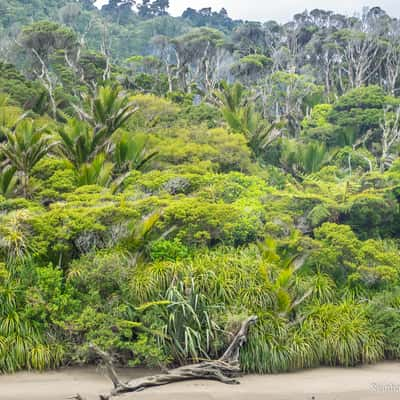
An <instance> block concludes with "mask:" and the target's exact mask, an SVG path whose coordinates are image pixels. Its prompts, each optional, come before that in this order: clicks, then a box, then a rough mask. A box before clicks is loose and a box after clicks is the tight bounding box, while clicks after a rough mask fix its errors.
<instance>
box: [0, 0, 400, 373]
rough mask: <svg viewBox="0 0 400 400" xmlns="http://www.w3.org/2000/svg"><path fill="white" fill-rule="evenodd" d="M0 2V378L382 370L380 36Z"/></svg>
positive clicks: (330, 18) (390, 299)
mask: <svg viewBox="0 0 400 400" xmlns="http://www.w3.org/2000/svg"><path fill="white" fill-rule="evenodd" d="M132 3H133V2H131V1H115V0H112V1H110V2H109V4H108V5H106V6H104V7H103V8H102V9H101V10H98V9H97V8H96V7H94V5H93V2H92V1H91V0H81V1H67V0H63V1H55V0H51V1H50V0H35V1H29V2H26V1H22V0H21V1H18V0H7V1H6V0H0V35H1V36H0V49H1V53H0V209H1V213H0V371H1V372H2V373H7V372H14V371H16V370H20V369H39V370H40V369H45V368H52V367H57V366H60V365H71V364H82V363H92V362H94V361H95V360H94V357H93V354H91V353H90V351H89V345H90V343H94V344H96V345H98V346H99V347H101V348H102V349H104V350H107V351H108V352H110V353H112V354H113V356H114V358H115V359H116V360H117V361H118V362H119V363H120V364H121V365H129V366H137V365H142V366H146V367H165V366H178V365H182V364H186V363H190V362H194V361H196V360H202V359H206V358H218V357H219V356H220V355H221V351H222V350H223V349H224V348H225V347H226V344H227V343H229V341H230V339H231V335H232V332H234V331H235V329H236V328H237V326H238V323H239V322H240V321H242V320H243V319H244V318H245V317H247V316H249V315H257V316H258V317H259V322H258V323H257V325H256V327H255V328H254V329H252V331H251V334H250V338H249V341H248V343H247V345H246V346H245V347H244V349H243V352H242V353H241V358H242V359H241V364H242V365H243V366H244V368H245V370H246V371H247V372H257V373H276V372H282V371H289V370H293V369H299V368H308V367H314V366H318V365H340V366H353V365H357V364H360V363H372V362H376V361H378V360H383V359H398V358H399V357H400V314H399V311H400V250H399V236H400V214H399V202H400V159H399V151H400V97H399V96H398V95H399V88H400V65H399V64H398V59H399V56H400V22H399V21H398V20H397V19H394V18H392V17H390V16H388V15H387V14H386V13H385V12H384V11H383V10H381V9H379V8H373V9H369V10H364V11H363V13H362V14H360V15H359V16H358V17H345V16H342V15H338V14H334V13H332V12H329V11H323V10H313V11H311V12H309V13H308V12H304V13H301V14H297V15H295V16H294V18H293V20H292V21H291V22H290V23H287V24H285V25H280V24H278V23H276V22H273V21H270V22H266V23H257V22H246V21H233V20H232V19H230V18H229V16H228V14H227V12H226V10H224V9H223V10H221V11H218V12H214V11H212V10H211V9H203V10H199V11H196V10H192V9H188V10H186V11H185V13H184V14H183V15H182V17H179V18H174V17H171V16H169V15H168V1H163V0H153V1H149V0H146V1H143V2H140V3H139V4H132Z"/></svg>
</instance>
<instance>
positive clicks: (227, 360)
mask: <svg viewBox="0 0 400 400" xmlns="http://www.w3.org/2000/svg"><path fill="white" fill-rule="evenodd" d="M256 321H257V317H255V316H252V317H249V318H248V319H246V320H245V321H243V323H242V325H241V327H240V329H239V330H238V332H237V333H236V335H235V336H234V338H233V340H232V342H231V344H230V345H229V347H228V348H227V350H226V351H225V353H224V354H223V355H222V356H221V357H220V358H219V359H218V360H210V361H203V362H201V363H198V364H192V365H185V366H183V367H179V368H174V369H171V370H170V371H168V372H166V373H162V374H159V375H153V376H148V377H144V378H139V379H133V380H131V381H128V382H126V383H124V382H122V381H121V380H120V378H119V377H118V375H117V373H116V372H115V369H114V367H113V363H112V359H111V356H110V355H109V354H107V353H106V352H104V351H102V350H100V349H99V348H97V347H96V346H91V348H92V350H93V351H94V352H95V353H96V354H97V355H98V356H99V357H100V358H101V359H102V361H103V362H104V364H105V366H106V369H107V375H108V377H109V378H110V380H111V381H112V383H113V385H114V389H113V390H112V391H111V392H110V393H109V394H107V395H100V399H101V400H109V399H111V398H112V397H114V396H118V395H120V394H123V393H128V392H138V391H141V390H144V389H146V388H149V387H153V386H162V385H167V384H168V383H173V382H179V381H185V380H192V379H209V380H216V381H219V382H222V383H226V384H239V382H238V381H237V380H236V379H235V378H236V377H238V376H240V374H241V368H240V362H239V355H240V349H241V347H242V346H243V345H244V343H246V340H247V335H248V331H249V327H250V326H251V325H253V324H255V323H256Z"/></svg>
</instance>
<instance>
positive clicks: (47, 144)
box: [1, 120, 56, 197]
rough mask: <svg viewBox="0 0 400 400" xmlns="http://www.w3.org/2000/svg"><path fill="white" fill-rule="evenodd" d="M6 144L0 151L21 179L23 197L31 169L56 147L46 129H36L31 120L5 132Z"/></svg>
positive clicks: (26, 192)
mask: <svg viewBox="0 0 400 400" xmlns="http://www.w3.org/2000/svg"><path fill="white" fill-rule="evenodd" d="M5 135H6V142H5V143H4V144H3V145H2V146H1V150H2V152H3V154H4V155H5V157H6V158H7V162H8V163H9V164H10V165H11V166H12V167H14V168H15V169H16V171H17V172H18V174H19V176H20V179H21V186H22V192H23V196H24V197H27V196H28V192H29V178H30V173H31V171H32V169H33V167H34V166H35V165H36V164H37V163H38V162H39V161H40V160H41V159H42V158H43V157H44V156H46V155H48V154H49V153H50V151H51V150H52V149H53V147H54V146H55V145H56V142H54V140H53V138H52V136H51V135H49V134H48V133H47V130H46V127H38V126H37V124H36V123H34V122H33V121H31V120H23V121H21V122H19V124H18V125H17V126H16V128H15V130H7V131H5Z"/></svg>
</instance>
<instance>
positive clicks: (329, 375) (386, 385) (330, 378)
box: [0, 362, 400, 400]
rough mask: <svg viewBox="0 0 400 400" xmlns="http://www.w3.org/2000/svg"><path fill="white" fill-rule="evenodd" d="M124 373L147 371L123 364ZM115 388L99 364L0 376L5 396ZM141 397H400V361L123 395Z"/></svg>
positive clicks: (92, 394)
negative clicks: (99, 367)
mask: <svg viewBox="0 0 400 400" xmlns="http://www.w3.org/2000/svg"><path fill="white" fill-rule="evenodd" d="M122 374H123V375H125V376H143V375H145V374H148V371H143V370H124V371H123V372H122ZM109 389H110V382H109V381H108V380H107V378H106V377H104V376H102V375H100V374H99V372H96V370H95V368H79V369H78V368H71V369H62V370H58V371H53V372H45V373H41V374H39V373H28V372H22V373H17V374H14V375H4V376H0V400H65V399H67V398H68V397H71V396H73V395H74V394H75V393H78V392H79V393H81V394H82V395H83V396H84V397H85V398H86V399H87V400H92V399H93V400H94V399H98V397H97V396H96V395H97V394H98V393H105V392H107V391H108V390H109ZM120 398H121V400H122V399H128V398H130V399H137V400H214V399H221V400H253V399H255V400H303V399H304V400H312V399H315V400H370V399H377V400H378V399H382V400H386V399H397V400H398V399H399V398H400V363H395V362H385V363H380V364H377V365H372V366H363V367H359V368H352V369H344V368H343V369H342V368H319V369H314V370H307V371H299V372H294V373H290V374H279V375H263V376H257V375H250V376H246V377H243V378H241V385H238V386H227V385H224V384H221V383H218V382H209V381H190V382H181V383H175V384H171V385H167V386H164V387H159V388H152V389H148V390H146V391H143V392H140V393H135V394H130V395H129V396H121V397H120Z"/></svg>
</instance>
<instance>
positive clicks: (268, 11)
mask: <svg viewBox="0 0 400 400" xmlns="http://www.w3.org/2000/svg"><path fill="white" fill-rule="evenodd" d="M107 2H108V0H99V1H98V4H104V3H107ZM366 6H368V7H373V6H379V7H381V8H383V9H384V10H386V11H387V12H388V13H389V14H390V15H391V16H393V17H400V0H375V1H374V0H170V9H169V12H170V14H172V15H181V14H182V11H184V10H185V9H186V8H188V7H191V8H195V9H199V8H203V7H213V8H214V9H216V10H217V11H219V10H220V9H221V8H222V7H225V8H226V9H227V10H228V13H229V15H230V16H231V17H232V18H235V19H249V20H257V21H267V20H271V19H275V20H279V21H282V22H286V21H288V20H289V19H290V18H291V16H293V14H295V13H298V12H301V11H304V10H305V9H308V10H312V9H314V8H322V9H329V10H333V11H336V12H340V13H343V14H348V15H353V14H354V13H355V12H359V11H361V9H362V8H363V7H366Z"/></svg>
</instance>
